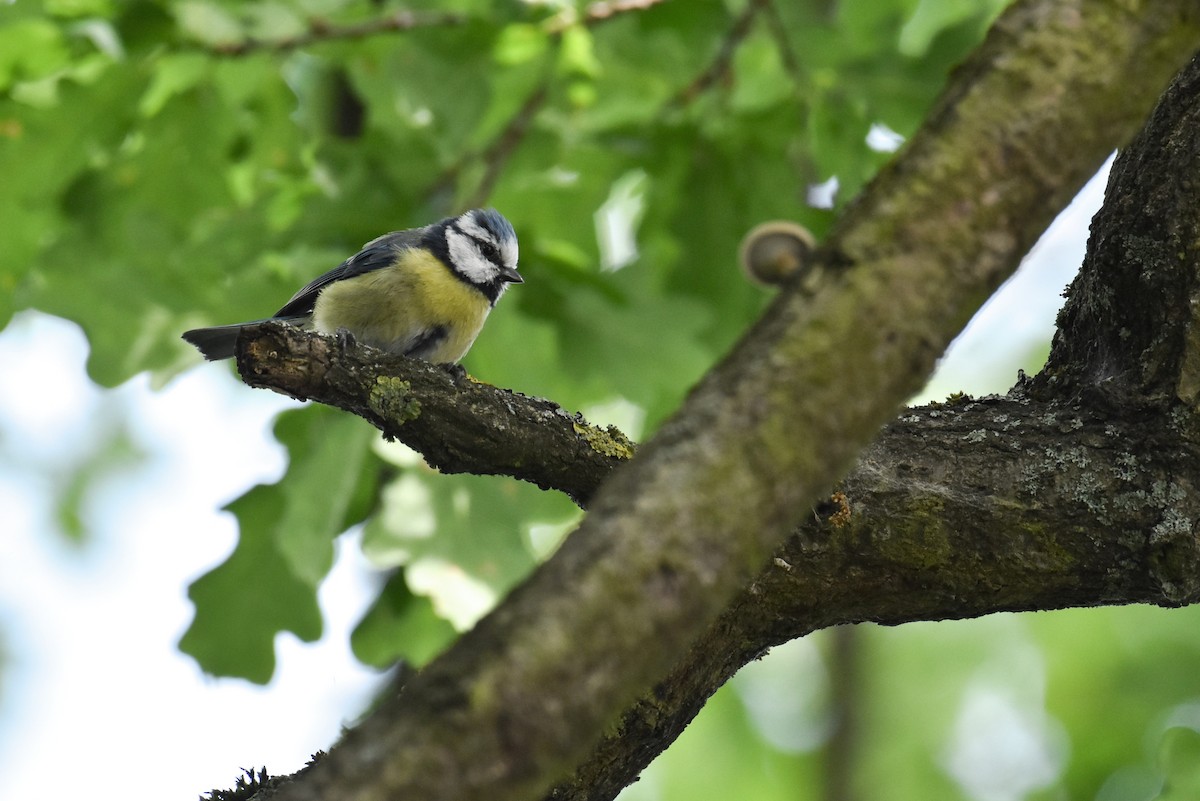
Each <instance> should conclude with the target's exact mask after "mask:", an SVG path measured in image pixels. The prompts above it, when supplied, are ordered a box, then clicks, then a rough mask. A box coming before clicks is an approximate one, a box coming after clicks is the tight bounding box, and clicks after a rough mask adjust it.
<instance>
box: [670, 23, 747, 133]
mask: <svg viewBox="0 0 1200 801" xmlns="http://www.w3.org/2000/svg"><path fill="white" fill-rule="evenodd" d="M768 4H769V3H768V0H750V3H749V4H748V5H747V6H746V8H745V10H743V11H742V13H741V14H740V15H739V16H738V18H737V19H736V20H734V23H733V27H731V28H730V29H729V30H728V31H727V32H726V34H725V39H724V40H723V41H722V42H721V48H720V49H719V50H718V51H717V55H716V56H715V57H714V58H713V60H712V62H711V63H710V64H709V65H708V66H707V67H706V68H705V69H704V71H703V72H701V73H700V74H699V75H697V76H696V77H695V78H694V79H692V82H691V83H689V84H688V85H687V86H685V87H684V88H683V89H681V90H680V91H679V92H678V93H677V94H676V95H675V97H673V98H671V100H670V101H668V102H667V105H666V108H667V109H677V108H682V107H683V106H686V105H688V104H689V103H691V102H692V101H693V100H695V99H696V98H697V97H699V96H700V95H701V94H703V93H704V92H706V91H708V90H709V89H711V88H712V87H713V86H715V85H716V84H717V83H718V82H720V81H722V80H724V79H725V78H727V77H728V76H729V73H730V65H731V64H732V63H733V54H734V52H735V51H736V50H737V47H738V45H739V44H741V43H742V41H743V40H744V39H745V38H746V36H747V35H749V33H750V28H751V26H752V25H753V23H754V18H755V17H757V16H758V13H759V12H760V11H762V10H763V9H764V8H766V7H767V6H768Z"/></svg>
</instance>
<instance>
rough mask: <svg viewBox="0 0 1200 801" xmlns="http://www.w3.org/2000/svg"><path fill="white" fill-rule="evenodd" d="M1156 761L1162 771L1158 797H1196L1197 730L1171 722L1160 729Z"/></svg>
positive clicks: (1199, 774)
mask: <svg viewBox="0 0 1200 801" xmlns="http://www.w3.org/2000/svg"><path fill="white" fill-rule="evenodd" d="M1159 762H1160V763H1161V764H1162V769H1163V773H1164V774H1165V775H1164V782H1163V791H1162V794H1161V795H1159V796H1158V798H1159V801H1187V799H1195V798H1200V731H1196V729H1194V728H1191V727H1189V726H1172V727H1171V728H1169V729H1167V730H1166V731H1165V732H1164V733H1163V737H1162V744H1161V746H1160V747H1159Z"/></svg>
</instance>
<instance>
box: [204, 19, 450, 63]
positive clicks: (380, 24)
mask: <svg viewBox="0 0 1200 801" xmlns="http://www.w3.org/2000/svg"><path fill="white" fill-rule="evenodd" d="M468 19H469V17H467V16H466V15H465V14H457V13H454V12H447V13H440V14H434V13H416V12H413V11H397V12H395V13H393V14H388V15H387V16H384V17H378V18H376V19H370V20H365V21H363V22H354V23H348V24H345V25H337V24H334V23H331V22H329V21H327V20H324V19H321V18H319V17H314V18H312V19H310V20H309V21H308V31H307V32H305V33H302V34H298V35H296V36H289V37H285V38H282V39H270V40H267V39H245V40H243V41H241V42H231V43H229V44H217V45H212V46H211V47H210V48H209V49H210V50H211V51H212V52H213V53H215V54H217V55H221V56H232V57H239V56H245V55H249V54H250V53H256V52H261V51H270V52H276V53H281V52H285V51H288V50H295V49H297V48H301V47H307V46H309V45H313V44H318V43H320V42H333V41H344V40H349V39H365V38H366V37H368V36H376V35H378V34H381V33H390V32H396V31H410V30H413V29H415V28H440V27H452V26H456V25H462V24H464V23H466V22H467V20H468Z"/></svg>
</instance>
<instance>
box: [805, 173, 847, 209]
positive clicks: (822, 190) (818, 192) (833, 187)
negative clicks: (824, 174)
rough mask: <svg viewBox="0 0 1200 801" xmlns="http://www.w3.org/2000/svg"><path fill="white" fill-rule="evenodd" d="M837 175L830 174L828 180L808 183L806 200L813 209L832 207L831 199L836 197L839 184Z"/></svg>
mask: <svg viewBox="0 0 1200 801" xmlns="http://www.w3.org/2000/svg"><path fill="white" fill-rule="evenodd" d="M840 185H841V184H840V182H839V181H838V177H837V176H836V175H832V176H830V177H829V180H827V181H824V182H822V183H819V184H809V185H808V196H807V198H806V200H807V201H808V205H810V206H812V207H813V208H814V209H832V208H833V201H834V200H835V199H836V198H837V193H838V187H839V186H840Z"/></svg>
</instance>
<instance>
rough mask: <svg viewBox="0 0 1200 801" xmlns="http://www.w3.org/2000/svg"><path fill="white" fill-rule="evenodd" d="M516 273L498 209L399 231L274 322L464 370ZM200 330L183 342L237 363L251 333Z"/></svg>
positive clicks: (236, 328)
mask: <svg viewBox="0 0 1200 801" xmlns="http://www.w3.org/2000/svg"><path fill="white" fill-rule="evenodd" d="M523 281H524V279H523V278H521V274H520V273H519V272H517V235H516V232H514V231H513V227H512V224H511V223H509V221H508V220H506V219H504V217H503V216H502V215H501V214H500V213H499V212H498V211H496V210H494V209H472V210H471V211H468V212H465V213H463V214H460V215H459V216H458V217H448V218H446V219H444V220H442V221H440V222H436V223H433V224H432V225H427V226H425V227H424V228H412V229H409V230H407V231H394V232H392V233H390V234H384V235H383V236H381V237H379V238H378V239H373V240H371V241H370V242H368V243H367V244H365V245H363V248H362V250H360V251H359V252H358V253H356V254H354V255H353V256H351V257H350V258H348V259H346V260H345V261H344V262H342V263H341V264H339V265H338V266H337V267H334V268H333V269H332V270H330V271H329V272H327V273H325V274H324V275H322V276H321V277H320V278H317V279H316V280H314V281H313V282H312V283H310V284H309V285H308V286H306V287H304V288H303V289H301V290H300V291H299V292H297V293H296V294H295V295H293V296H292V299H291V300H289V301H288V302H287V303H285V304H284V306H283V308H282V309H280V310H279V311H277V312H275V316H274V317H271V318H270V319H272V320H279V321H281V322H285V323H291V324H292V325H298V326H300V327H302V328H305V329H307V330H315V331H320V332H321V333H324V334H333V333H336V332H338V331H339V330H343V329H344V330H345V331H347V332H349V333H350V334H351V335H352V336H353V337H354V338H355V339H357V340H358V341H360V342H363V343H365V344H367V345H372V346H374V347H376V348H380V349H381V350H385V351H389V352H391V353H399V354H403V355H405V356H412V357H415V358H418V359H425V360H426V361H430V362H447V363H453V362H457V361H458V360H459V359H461V358H462V357H463V356H464V355H466V353H467V351H468V350H469V349H470V347H471V344H472V343H473V342H474V341H475V337H476V336H478V335H479V330H480V329H481V328H483V323H484V321H485V320H486V319H487V316H488V312H490V311H491V310H492V307H493V306H495V305H496V301H498V300H499V299H500V296H501V295H503V294H504V290H505V289H506V288H507V287H508V285H509V284H520V283H522V282H523ZM262 322H266V320H254V321H253V322H249V323H235V324H233V325H219V326H214V327H212V328H197V329H194V330H192V331H188V332H186V333H184V335H183V338H184V339H185V340H187V341H188V342H190V343H192V344H193V345H195V346H196V347H197V348H199V349H200V352H201V353H203V354H204V358H206V359H210V360H215V359H228V358H230V357H232V356H233V353H234V343H236V342H237V336H238V333H239V332H240V331H241V330H242V327H243V326H247V325H254V324H255V323H262Z"/></svg>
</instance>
